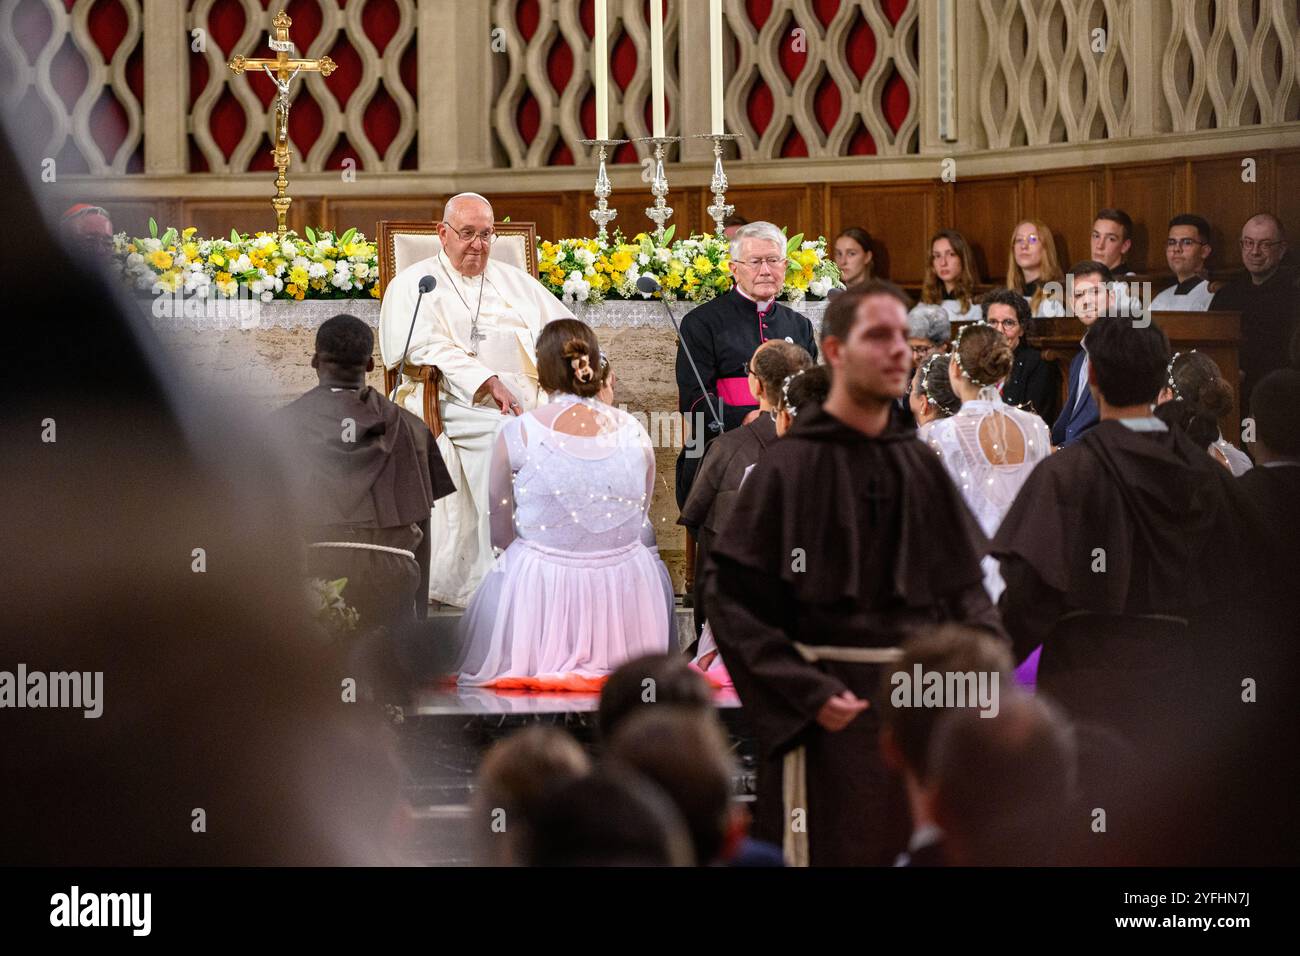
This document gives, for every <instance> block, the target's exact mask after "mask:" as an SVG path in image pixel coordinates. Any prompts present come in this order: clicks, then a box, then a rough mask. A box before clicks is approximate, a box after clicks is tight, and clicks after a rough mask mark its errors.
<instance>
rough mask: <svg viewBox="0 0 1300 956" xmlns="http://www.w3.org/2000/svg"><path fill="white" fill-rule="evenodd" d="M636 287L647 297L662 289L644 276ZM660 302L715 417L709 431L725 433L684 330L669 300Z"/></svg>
mask: <svg viewBox="0 0 1300 956" xmlns="http://www.w3.org/2000/svg"><path fill="white" fill-rule="evenodd" d="M636 287H637V291H638V292H644V293H646V295H653V294H654V293H656V292H658V291H659V289H660V286H659V281H658V280H657V279H656V278H655V277H654V276H642V277H641V278H639V279H637V280H636ZM659 301H660V302H662V303H663V307H664V311H665V312H667V313H668V321H669V322H671V323H672V324H673V331H674V332H675V333H676V334H677V341H678V342H679V343H681V346H682V351H683V352H685V353H686V361H688V362H690V363H691V371H692V372H694V373H695V381H696V382H697V383H698V384H699V386H700V395H701V396H702V397H703V398H704V405H705V407H706V408H708V410H709V414H710V415H712V416H713V421H712V422H710V423H709V426H708V427H709V431H711V432H715V433H720V432H722V431H724V428H723V425H722V414H721V412H720V411H718V410H715V409H714V407H713V403H712V402H711V401H709V390H708V389H707V388H705V387H704V379H703V378H702V377H701V376H700V370H699V368H698V367H697V366H696V365H695V358H694V356H692V355H691V350H690V348H689V347H688V346H687V344H686V340H685V339H683V338H682V330H681V329H680V328H679V327H678V325H677V319H676V318H674V316H673V310H672V309H670V308H669V307H668V300H666V299H660V300H659ZM718 404H719V406H721V404H722V400H721V399H719V400H718Z"/></svg>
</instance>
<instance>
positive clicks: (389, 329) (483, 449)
mask: <svg viewBox="0 0 1300 956" xmlns="http://www.w3.org/2000/svg"><path fill="white" fill-rule="evenodd" d="M426 275H432V276H433V277H434V278H435V279H437V280H438V284H437V287H436V288H435V289H434V290H433V291H432V292H430V293H426V294H425V296H424V299H423V301H421V303H420V314H419V316H418V318H416V320H415V331H414V333H413V334H412V335H411V344H410V347H409V349H408V351H407V355H406V362H407V364H408V365H436V366H437V367H438V369H439V370H440V371H441V372H442V382H441V385H440V386H439V390H438V410H439V411H440V412H441V413H442V423H443V429H444V430H443V433H442V434H441V435H439V436H438V451H439V452H441V453H442V460H443V461H444V462H446V465H447V470H448V471H449V472H450V473H451V477H452V480H453V481H454V482H455V483H456V492H455V493H454V494H452V495H449V496H448V497H446V498H443V499H442V500H441V501H439V502H438V503H437V505H436V506H435V507H434V509H433V517H432V521H431V524H430V535H429V536H430V538H431V539H432V542H431V545H432V559H431V561H430V571H429V597H430V599H432V600H435V601H441V602H443V603H444V604H453V605H456V606H459V607H465V606H466V605H467V604H468V603H469V599H470V596H471V595H472V594H473V593H474V589H475V588H476V587H478V583H479V581H481V580H482V579H483V576H484V575H485V574H486V573H487V572H488V570H489V569H490V568H491V567H492V562H493V554H492V541H491V535H490V530H489V526H488V510H489V509H488V499H487V495H488V472H489V462H490V460H491V456H492V447H493V443H494V442H495V440H496V434H497V430H498V429H499V428H500V427H501V425H502V423H503V422H504V421H505V418H506V416H504V415H502V413H501V411H500V409H499V408H498V407H497V405H496V403H495V402H493V401H492V398H491V396H486V397H484V398H483V399H482V400H481V401H480V402H479V403H478V404H477V405H475V404H474V394H475V393H476V392H477V391H478V389H479V386H481V385H482V384H483V383H484V382H485V381H487V379H489V378H490V377H491V376H493V375H496V376H498V377H499V378H500V379H501V382H502V383H503V384H504V385H505V386H506V387H507V388H509V389H510V391H512V392H514V393H515V395H516V396H518V398H519V403H520V405H521V406H522V411H524V412H526V411H529V410H530V409H533V408H535V407H536V406H537V405H538V404H540V403H541V402H544V401H545V395H544V393H543V392H542V391H541V389H540V387H539V386H538V384H537V351H536V346H537V336H538V334H539V333H540V332H541V330H542V326H544V325H545V324H546V323H547V322H550V321H552V320H554V319H571V318H573V313H571V312H570V311H569V310H568V309H567V308H565V307H564V305H563V304H562V303H561V302H560V301H559V300H558V299H556V298H555V296H553V295H551V293H549V292H547V291H546V289H545V287H543V286H542V284H541V283H540V282H538V281H537V280H536V279H534V278H533V277H532V276H530V275H529V274H528V273H527V272H524V271H523V270H522V269H518V268H515V267H514V266H511V265H507V264H505V263H502V262H497V261H496V260H492V259H489V260H488V265H487V268H486V269H485V270H484V272H483V274H482V275H481V276H474V277H472V278H471V277H467V276H463V275H461V274H460V273H459V272H457V271H456V270H455V269H454V268H453V267H452V265H451V261H450V260H449V259H448V258H447V256H446V255H445V254H444V253H442V252H439V253H438V254H437V255H435V256H431V257H430V258H428V259H423V260H421V261H420V262H417V263H415V264H414V265H412V266H409V267H408V268H406V269H403V270H402V271H401V272H400V273H398V274H397V276H396V277H395V278H394V279H393V280H392V281H391V282H390V283H389V284H388V288H387V289H386V290H385V292H384V300H383V304H382V306H381V308H380V314H379V316H380V317H379V349H380V354H381V355H382V357H383V361H384V365H385V366H386V367H388V368H392V367H395V366H396V365H397V364H398V363H399V362H400V361H401V359H402V349H403V347H404V346H405V345H406V336H407V332H408V331H409V330H410V328H411V313H412V311H413V310H414V308H415V302H416V299H417V298H418V296H419V283H420V279H421V278H422V277H423V276H426ZM480 283H482V295H483V299H482V306H481V307H480V306H479V291H480ZM476 308H477V309H478V312H479V319H478V331H479V333H480V335H481V336H482V339H481V340H480V341H479V342H478V343H477V348H476V349H474V348H471V343H470V331H471V326H472V320H473V317H474V312H475V309H476ZM471 352H475V353H477V354H470V353H471ZM396 401H397V403H398V404H399V405H401V406H403V407H404V408H406V409H407V410H408V411H411V412H413V413H414V414H416V415H421V416H422V415H423V414H424V386H423V385H421V384H419V383H416V382H411V381H408V380H407V379H406V378H405V377H403V379H402V383H401V385H400V386H399V387H398V390H397V398H396Z"/></svg>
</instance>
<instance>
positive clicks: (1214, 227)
mask: <svg viewBox="0 0 1300 956" xmlns="http://www.w3.org/2000/svg"><path fill="white" fill-rule="evenodd" d="M1245 158H1246V154H1244V153H1243V154H1241V155H1239V156H1221V157H1214V158H1212V159H1194V160H1191V161H1190V163H1189V165H1190V167H1191V208H1190V209H1189V210H1180V211H1188V212H1194V213H1197V214H1198V215H1201V216H1204V217H1205V218H1206V219H1208V220H1209V221H1210V228H1211V233H1212V236H1213V239H1212V240H1211V241H1212V242H1213V244H1214V251H1213V253H1212V254H1211V259H1210V268H1211V269H1214V270H1216V271H1218V270H1222V269H1240V268H1241V247H1240V246H1239V245H1238V240H1239V239H1240V238H1241V227H1242V225H1243V224H1244V223H1245V221H1246V220H1247V219H1249V218H1250V217H1251V216H1252V215H1254V214H1255V213H1256V212H1258V211H1260V210H1263V209H1266V208H1268V204H1267V203H1266V202H1265V200H1264V196H1263V194H1264V193H1265V191H1266V190H1265V189H1264V188H1261V183H1260V181H1259V180H1260V179H1261V178H1263V177H1264V176H1266V175H1268V174H1269V172H1270V171H1271V169H1270V164H1269V162H1268V158H1265V157H1260V156H1256V157H1254V159H1255V160H1256V164H1255V181H1254V182H1242V165H1241V162H1242V160H1243V159H1245ZM1285 221H1286V220H1285V219H1284V220H1283V222H1285Z"/></svg>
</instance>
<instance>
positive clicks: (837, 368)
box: [706, 280, 1004, 866]
mask: <svg viewBox="0 0 1300 956" xmlns="http://www.w3.org/2000/svg"><path fill="white" fill-rule="evenodd" d="M907 309H908V301H907V296H906V295H904V293H903V292H902V291H901V290H900V289H898V287H897V286H894V285H893V284H891V283H888V282H884V281H881V280H873V281H871V282H869V283H866V284H864V285H862V286H860V287H858V288H855V289H853V290H850V291H849V292H846V293H844V294H843V295H841V296H839V297H838V298H837V299H836V300H835V301H834V302H833V303H832V304H831V306H830V308H828V309H827V310H826V316H825V319H824V322H823V328H822V351H823V354H824V355H825V356H826V360H827V362H828V364H829V365H830V367H831V391H830V394H829V395H828V396H827V399H826V401H825V403H824V404H823V405H821V406H820V407H818V406H809V407H808V408H807V409H806V410H801V412H800V414H799V417H798V418H797V419H796V420H795V423H794V425H793V427H792V428H791V429H790V431H789V433H788V434H787V435H786V436H785V437H784V438H782V439H781V440H780V441H778V442H776V443H775V444H773V445H772V447H771V448H769V449H768V450H767V451H766V452H765V453H764V455H763V457H762V458H761V459H760V460H759V462H758V464H757V465H755V466H754V470H753V472H751V473H750V475H749V477H748V478H747V479H746V480H745V483H744V485H742V486H741V489H740V494H739V496H738V498H737V500H736V504H735V507H734V508H733V510H732V516H731V519H730V521H729V522H728V523H727V526H726V527H725V528H723V529H722V532H721V533H720V534H719V536H718V538H717V540H716V541H715V542H714V547H713V562H712V566H711V568H710V570H709V571H708V578H709V580H708V584H707V585H706V591H707V594H708V597H709V608H710V610H709V615H710V620H711V621H712V626H713V629H714V632H715V635H716V638H717V642H718V647H719V650H720V651H721V653H722V656H723V659H724V660H725V661H726V662H727V667H728V669H729V670H730V672H731V676H732V679H733V680H734V682H735V686H736V690H737V692H738V693H739V695H740V699H741V702H742V703H743V705H744V712H745V715H746V717H747V718H748V720H749V721H750V723H751V725H752V726H753V728H754V731H755V735H756V736H757V738H758V742H759V745H760V748H761V755H762V763H761V765H760V767H759V778H758V790H759V793H758V806H757V811H756V814H755V817H756V819H755V831H754V832H755V836H757V837H759V838H760V839H765V840H770V841H772V842H775V843H778V844H781V845H782V846H783V847H784V850H785V853H786V857H787V861H788V862H791V863H793V864H796V865H807V864H813V865H830V866H834V865H851V864H860V865H881V866H887V865H889V864H890V863H892V862H893V860H894V858H895V857H896V856H897V854H898V853H899V851H901V850H902V849H903V848H904V846H905V844H906V842H907V834H908V829H909V825H908V819H907V810H906V806H905V798H904V796H903V793H902V789H901V783H900V781H899V779H898V778H897V776H896V775H895V774H894V773H893V772H892V771H890V770H889V769H888V768H887V767H886V766H885V764H884V763H883V761H882V758H881V755H880V752H879V746H878V729H879V718H878V714H877V711H878V709H879V707H880V706H882V704H883V706H888V702H887V701H880V700H879V699H878V698H877V695H878V691H879V688H880V686H881V666H882V665H884V664H887V663H889V662H890V661H895V660H897V659H898V658H899V654H900V652H899V649H898V645H899V644H900V642H901V641H903V640H904V639H906V638H907V637H908V636H910V635H911V634H914V633H917V632H920V631H923V630H926V629H928V628H931V627H933V626H935V625H937V624H940V623H943V622H946V621H956V622H962V623H967V624H971V625H974V626H978V627H981V628H983V629H984V630H987V631H988V632H990V633H991V634H993V635H995V636H998V637H1002V636H1004V635H1003V633H1002V628H1001V623H1000V621H999V618H998V614H997V611H996V609H995V608H994V607H993V606H992V604H991V603H990V601H989V598H988V595H987V593H986V592H985V590H984V587H983V585H982V572H981V570H980V557H981V553H982V550H983V547H984V545H985V543H986V542H985V541H984V538H983V536H982V535H981V533H980V530H979V528H978V526H977V525H976V524H975V520H974V518H973V517H971V515H970V513H969V512H968V511H967V509H966V506H965V504H963V502H962V499H961V495H960V493H959V492H958V491H957V489H956V488H955V487H954V486H953V484H952V482H951V480H950V479H949V478H948V475H947V473H946V472H945V471H944V469H943V465H942V463H940V461H939V460H938V459H937V458H936V457H935V456H934V453H933V452H932V451H930V450H929V449H928V448H927V447H926V446H925V445H924V444H922V443H921V442H920V441H918V440H917V439H916V433H915V432H913V431H911V430H909V429H904V428H901V427H900V426H899V425H898V424H897V422H896V421H895V419H894V418H893V417H892V416H891V409H892V405H893V401H894V397H895V396H896V395H899V394H901V393H902V391H903V388H904V386H905V385H906V383H907V376H908V373H909V372H910V371H911V350H910V349H909V348H908V345H907V337H906V336H907Z"/></svg>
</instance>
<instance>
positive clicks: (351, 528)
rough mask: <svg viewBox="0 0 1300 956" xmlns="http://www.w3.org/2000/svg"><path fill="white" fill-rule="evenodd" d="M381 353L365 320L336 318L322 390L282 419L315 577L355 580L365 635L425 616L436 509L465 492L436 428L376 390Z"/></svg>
mask: <svg viewBox="0 0 1300 956" xmlns="http://www.w3.org/2000/svg"><path fill="white" fill-rule="evenodd" d="M373 348H374V334H373V333H372V332H371V331H370V327H369V326H368V325H366V323H364V322H362V321H361V320H360V319H358V318H356V317H355V316H351V315H336V316H334V317H333V318H331V319H328V320H326V321H325V322H324V323H323V324H322V325H321V327H320V330H319V331H318V332H317V334H316V352H315V354H314V355H313V356H312V359H311V364H312V368H314V369H316V375H317V378H318V379H319V382H320V384H319V385H317V386H316V387H315V388H313V389H312V390H311V391H310V392H308V393H307V394H306V395H303V396H302V397H301V398H298V399H297V400H295V401H293V402H290V403H289V404H288V405H286V406H285V407H284V408H282V409H280V410H279V411H278V412H276V413H275V414H276V418H277V421H276V426H277V427H278V428H280V429H281V430H282V431H283V434H284V436H285V439H286V444H287V446H288V447H290V448H292V449H293V451H294V458H293V459H292V460H291V461H290V463H289V467H290V470H291V471H290V480H291V484H293V485H294V486H295V492H296V494H295V501H296V502H297V504H298V506H299V510H300V512H301V518H302V523H303V526H304V529H305V532H306V536H307V544H308V555H307V573H308V575H309V576H311V577H320V578H326V579H330V580H333V579H337V578H341V577H345V578H347V579H348V583H347V585H346V586H345V588H344V591H343V599H344V601H345V602H346V603H348V604H349V605H351V606H352V607H354V608H356V610H357V611H358V612H359V613H360V615H361V620H360V624H361V627H363V628H369V627H371V626H381V625H395V624H398V623H402V622H407V621H411V620H413V619H414V618H415V617H416V616H419V617H421V618H423V617H424V614H425V612H426V611H427V609H428V602H427V600H423V599H422V596H423V595H426V594H427V593H428V583H429V544H430V542H429V511H430V509H431V508H432V507H433V503H434V502H435V501H436V500H437V499H439V498H443V497H445V496H447V495H449V494H451V493H452V492H453V491H455V490H456V487H455V485H454V484H452V481H451V476H450V475H449V474H448V473H447V468H446V466H445V465H444V464H443V461H442V456H441V455H440V454H439V453H438V446H437V445H436V444H435V443H434V440H433V435H432V433H431V432H430V431H429V428H428V426H427V425H425V423H424V422H423V421H421V420H420V419H419V418H417V417H416V416H414V415H412V414H411V413H410V412H408V411H406V410H405V409H403V408H401V407H399V406H398V405H395V404H394V403H393V402H390V401H389V400H388V399H387V398H385V397H384V396H383V395H382V394H381V393H379V392H377V391H375V390H374V389H373V388H371V387H370V386H368V385H366V373H367V372H369V371H371V370H373V369H374V367H375V360H374V357H373V355H372V350H373Z"/></svg>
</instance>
